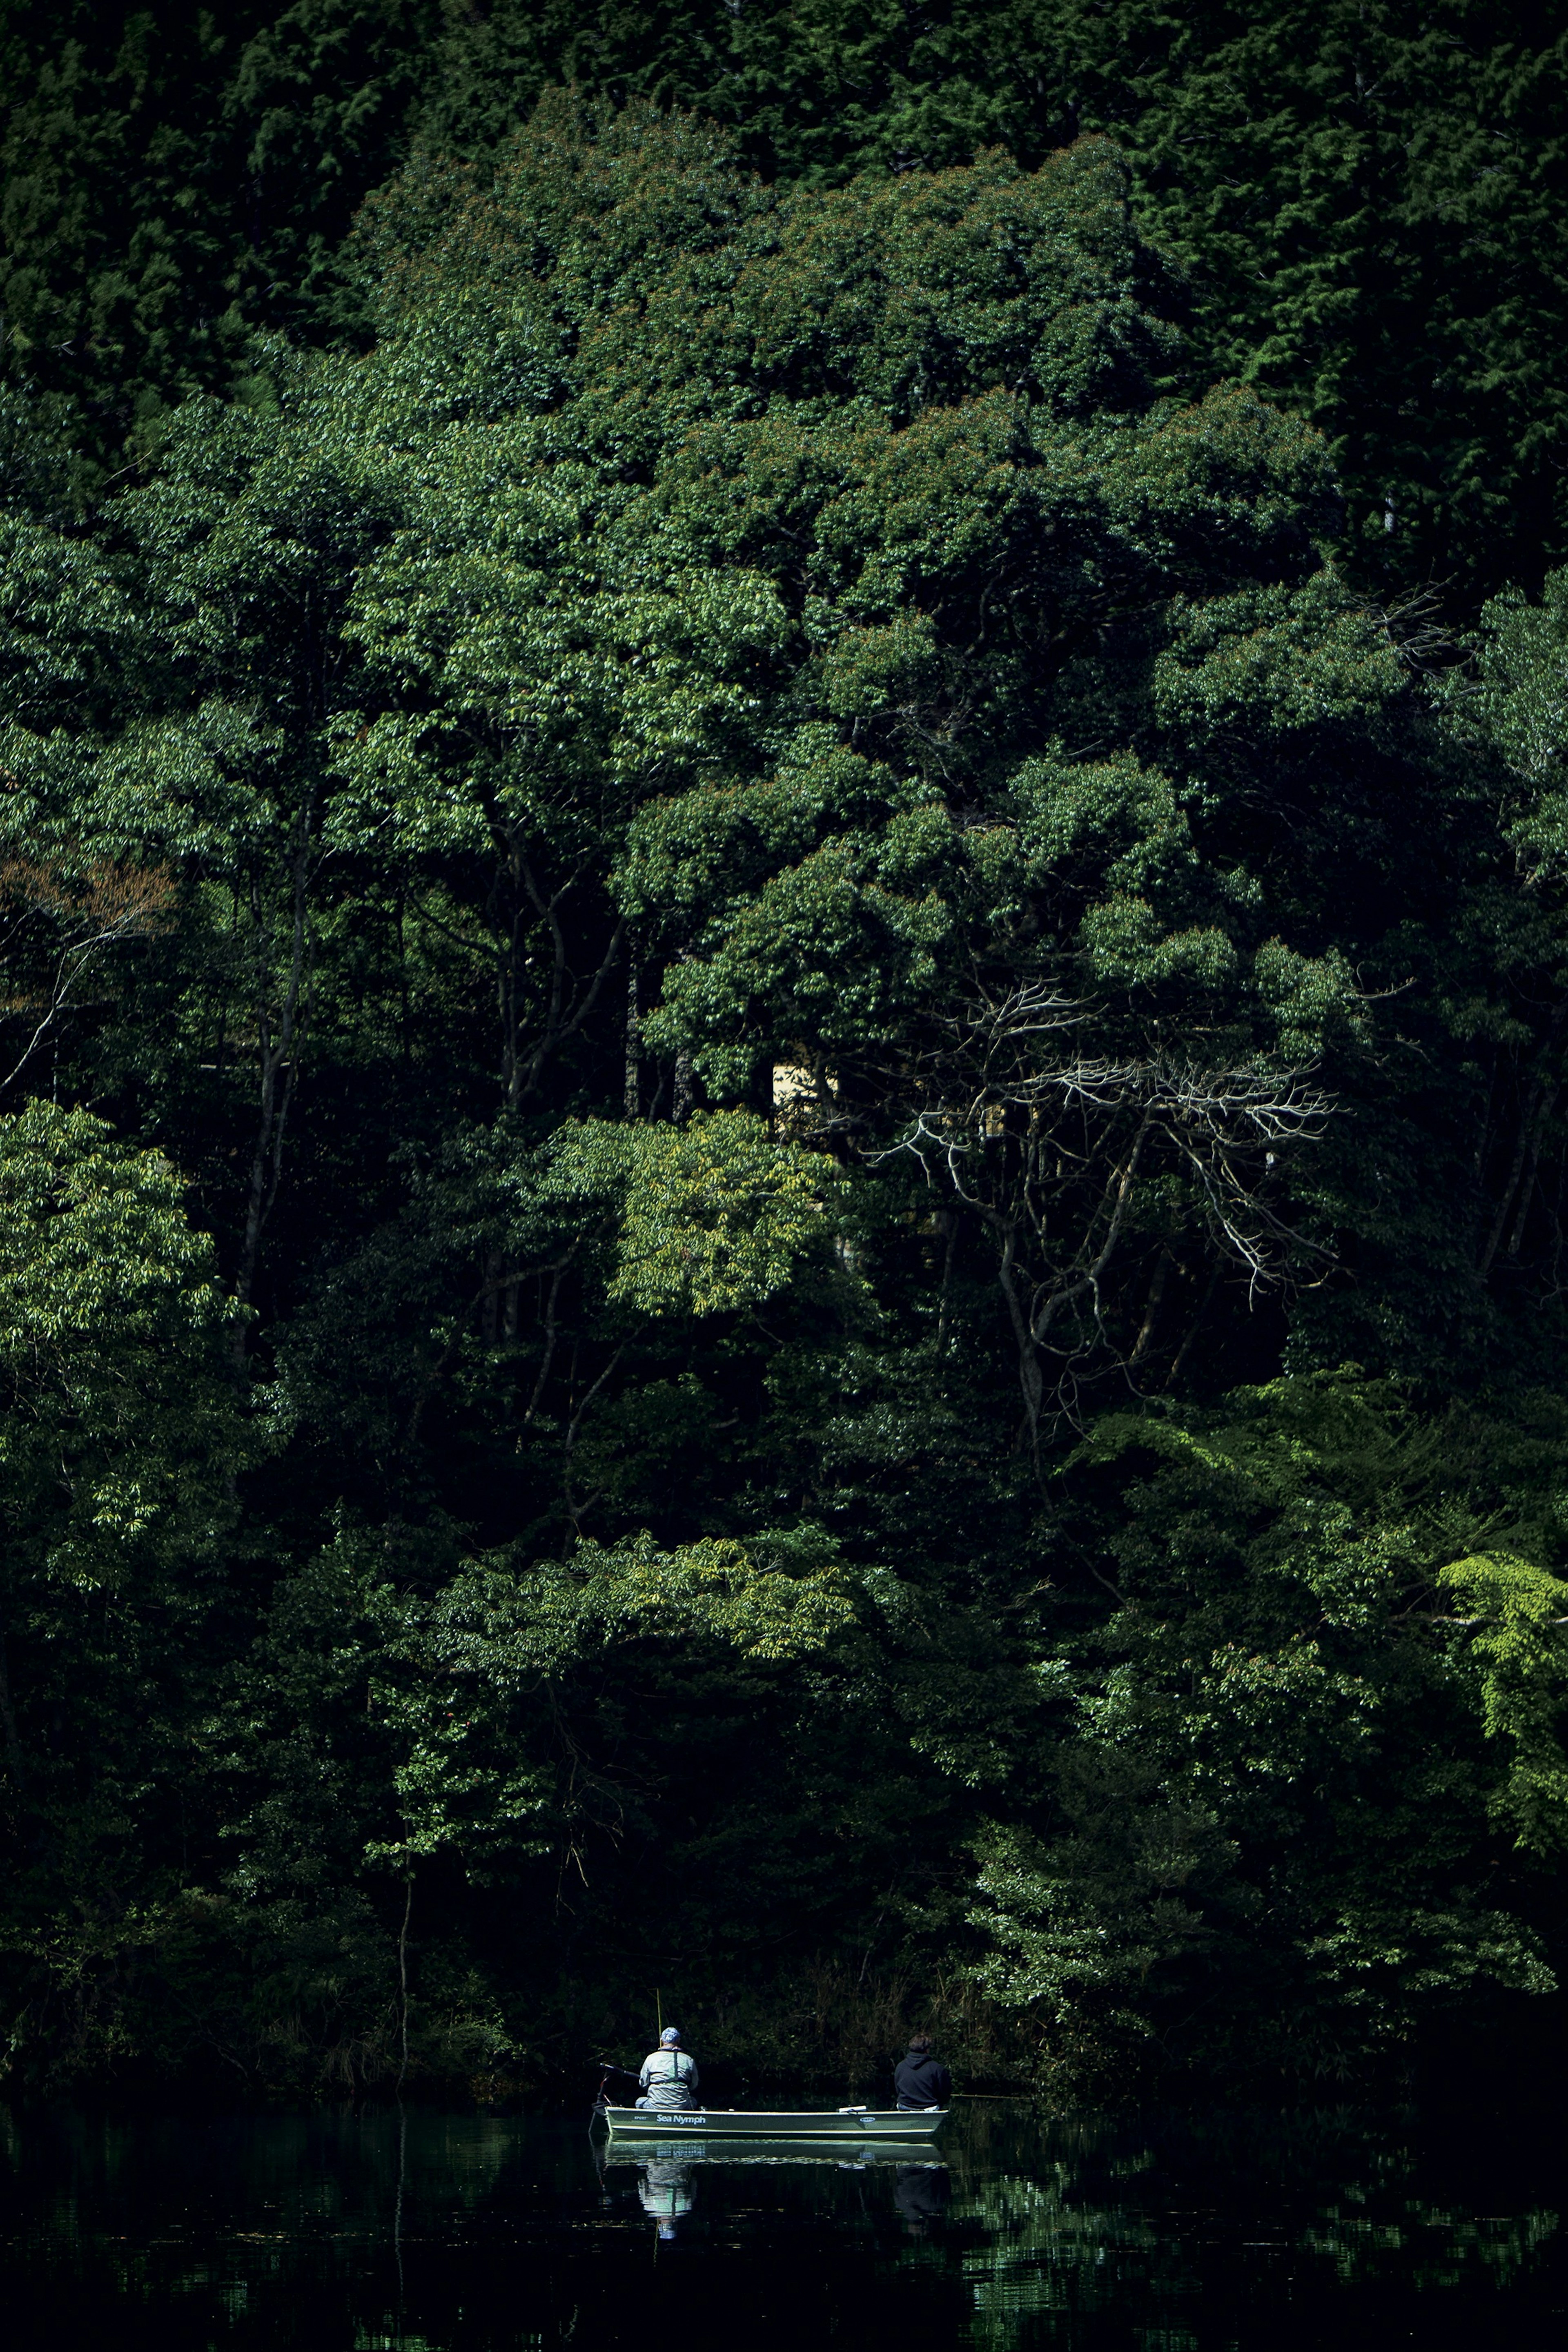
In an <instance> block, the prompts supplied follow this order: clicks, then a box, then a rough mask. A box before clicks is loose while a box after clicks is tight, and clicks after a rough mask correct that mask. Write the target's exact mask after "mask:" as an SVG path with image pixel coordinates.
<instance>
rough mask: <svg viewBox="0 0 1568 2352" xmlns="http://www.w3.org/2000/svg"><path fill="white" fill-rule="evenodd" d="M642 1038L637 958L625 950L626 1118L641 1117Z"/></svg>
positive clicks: (624, 1106)
mask: <svg viewBox="0 0 1568 2352" xmlns="http://www.w3.org/2000/svg"><path fill="white" fill-rule="evenodd" d="M641 1047H642V1040H641V1036H640V1034H639V1031H638V1027H637V957H636V956H635V954H633V953H632V951H631V950H630V949H629V948H628V950H627V951H626V1088H625V1093H624V1097H623V1104H622V1107H623V1108H624V1109H625V1111H626V1117H627V1118H641V1117H642V1050H641Z"/></svg>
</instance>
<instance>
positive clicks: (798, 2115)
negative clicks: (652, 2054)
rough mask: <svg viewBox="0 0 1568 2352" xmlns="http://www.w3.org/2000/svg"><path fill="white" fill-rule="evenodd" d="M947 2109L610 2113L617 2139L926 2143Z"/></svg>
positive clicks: (671, 2143) (612, 2109)
mask: <svg viewBox="0 0 1568 2352" xmlns="http://www.w3.org/2000/svg"><path fill="white" fill-rule="evenodd" d="M948 2114H949V2110H948V2109H947V2108H946V2107H828V2108H825V2109H823V2110H822V2111H821V2112H819V2113H816V2114H814V2113H812V2112H811V2111H810V2110H804V2111H803V2110H795V2111H791V2110H788V2109H785V2110H783V2111H778V2110H773V2111H770V2110H767V2109H764V2108H760V2107H610V2106H606V2107H605V2110H604V2115H605V2121H606V2122H607V2123H608V2125H609V2126H610V2137H611V2138H612V2139H658V2140H663V2141H664V2142H665V2143H666V2144H667V2146H670V2147H674V2146H677V2145H679V2142H681V2141H682V2140H687V2139H693V2140H703V2141H710V2140H715V2139H772V2140H780V2139H792V2140H794V2139H824V2140H845V2139H849V2140H877V2139H896V2140H924V2139H930V2138H931V2137H933V2136H934V2134H936V2133H937V2132H939V2131H940V2130H941V2129H942V2126H943V2124H944V2123H946V2121H947V2118H948Z"/></svg>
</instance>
